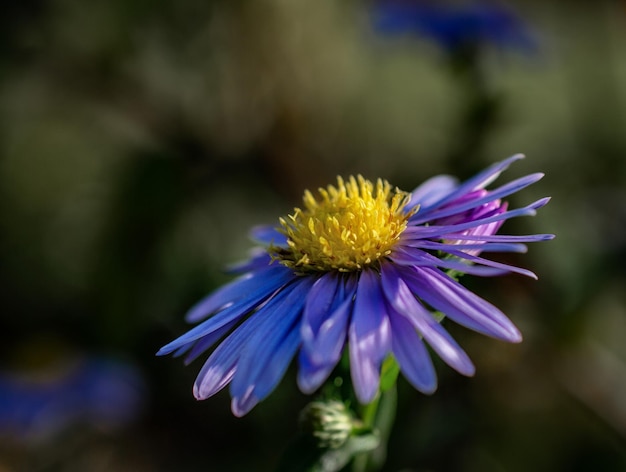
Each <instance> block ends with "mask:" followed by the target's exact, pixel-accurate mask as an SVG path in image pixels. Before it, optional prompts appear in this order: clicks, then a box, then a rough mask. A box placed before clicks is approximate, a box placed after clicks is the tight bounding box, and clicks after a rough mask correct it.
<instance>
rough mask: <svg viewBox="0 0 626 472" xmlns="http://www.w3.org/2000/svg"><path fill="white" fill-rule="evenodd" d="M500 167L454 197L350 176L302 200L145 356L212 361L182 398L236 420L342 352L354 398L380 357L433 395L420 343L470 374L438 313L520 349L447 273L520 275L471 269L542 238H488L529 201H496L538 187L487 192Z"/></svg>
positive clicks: (495, 315)
mask: <svg viewBox="0 0 626 472" xmlns="http://www.w3.org/2000/svg"><path fill="white" fill-rule="evenodd" d="M522 157H523V156H521V155H516V156H513V157H511V158H509V159H507V160H505V161H503V162H500V163H497V164H494V165H493V166H491V167H489V168H488V169H486V170H484V171H483V172H481V173H479V174H478V175H476V176H474V177H473V178H471V179H469V180H467V181H466V182H464V183H461V184H459V183H458V182H457V181H456V180H455V179H453V178H452V177H449V176H438V177H434V178H432V179H430V180H428V181H427V182H425V183H424V184H422V185H421V186H419V187H418V188H417V189H415V190H414V191H413V193H412V194H407V193H404V192H401V191H400V190H397V189H396V190H392V187H391V186H390V185H389V184H388V183H386V182H383V181H380V180H379V181H377V182H376V184H374V183H372V182H369V181H367V180H366V179H364V178H362V177H360V176H359V177H357V178H353V177H351V178H349V179H348V180H347V181H344V180H343V179H341V178H338V181H337V186H329V187H327V188H326V189H320V190H319V196H318V197H317V198H316V197H315V196H314V195H313V194H312V193H310V192H306V193H305V196H304V209H299V208H296V209H295V211H294V213H293V214H292V215H290V216H288V217H286V218H283V219H281V220H280V224H281V226H280V227H278V228H276V227H271V226H264V227H258V228H255V229H254V230H253V232H252V235H253V237H254V239H256V240H257V241H258V242H259V243H260V244H261V246H262V247H261V248H258V249H257V250H256V252H255V253H254V254H253V256H252V257H251V259H250V260H249V261H247V262H245V263H243V264H241V265H239V266H237V267H235V268H233V270H234V271H235V272H237V273H241V274H242V275H241V276H240V277H239V278H238V279H236V280H234V281H233V282H231V283H229V284H227V285H225V286H224V287H222V288H220V289H218V290H217V291H215V292H214V293H212V294H211V295H209V296H208V297H206V298H205V299H203V300H201V301H200V302H199V303H198V304H197V305H195V306H194V307H192V308H191V310H190V311H189V312H188V313H187V320H188V321H189V322H200V323H199V324H198V325H197V326H196V327H194V328H193V329H191V330H190V331H188V332H187V333H186V334H184V335H182V336H181V337H179V338H178V339H176V340H174V341H172V342H171V343H169V344H168V345H166V346H164V347H163V348H162V349H161V350H160V351H159V353H158V354H160V355H163V354H170V353H174V354H175V355H177V356H180V355H186V356H187V357H186V359H187V361H188V362H190V361H192V360H194V359H195V358H197V357H198V356H199V355H201V354H202V353H204V352H205V351H207V350H208V349H210V348H211V347H212V346H213V345H215V344H217V347H216V348H215V349H214V350H213V352H212V353H211V355H210V356H209V358H208V360H207V361H206V362H205V364H204V366H203V368H202V369H201V371H200V373H199V375H198V378H197V380H196V383H195V385H194V395H195V396H196V398H198V399H205V398H208V397H210V396H211V395H214V394H215V393H217V392H218V391H219V390H221V389H222V388H224V387H225V386H226V385H229V384H230V393H231V396H232V410H233V413H234V414H235V415H238V416H241V415H244V414H246V413H247V412H248V411H250V410H251V409H252V408H253V407H254V406H255V405H256V404H257V403H258V402H259V401H261V400H263V399H264V398H265V397H267V395H269V394H270V393H271V391H272V390H273V389H274V388H275V387H276V385H277V384H278V382H279V380H280V379H281V378H282V376H283V375H284V373H285V371H286V369H287V367H288V365H289V364H290V363H291V361H292V359H293V358H294V356H296V355H297V357H298V385H299V387H300V389H301V390H302V391H303V392H305V393H311V392H313V391H315V390H316V389H317V388H319V387H320V386H321V385H322V384H323V383H324V381H325V380H326V379H327V378H328V376H329V375H330V373H331V371H332V370H333V369H334V368H335V366H336V365H337V363H338V361H339V359H340V358H341V355H342V353H343V352H344V348H346V346H347V349H348V354H349V359H350V372H351V377H352V383H353V386H354V389H355V394H356V397H357V399H358V400H359V401H360V402H362V403H369V402H370V401H372V400H373V399H374V397H375V396H376V394H377V392H378V388H379V381H380V370H381V365H382V362H383V361H384V360H385V359H386V358H387V357H388V356H389V355H392V356H393V357H394V358H395V359H396V360H397V362H398V364H399V366H400V369H401V371H402V373H403V375H404V376H405V377H406V378H407V380H408V381H409V382H410V383H411V384H412V385H413V386H415V388H417V389H418V390H420V391H422V392H424V393H432V392H433V391H434V390H435V389H436V386H437V378H436V374H435V371H434V368H433V365H432V362H431V359H430V356H429V354H428V351H427V350H426V347H425V343H427V344H429V345H430V346H431V348H432V349H433V350H434V351H435V352H436V353H437V354H438V355H439V356H440V357H441V358H442V359H443V360H444V361H445V362H446V363H447V364H448V365H450V366H451V367H452V368H454V369H455V370H457V371H458V372H460V373H461V374H464V375H473V373H474V365H473V364H472V362H471V360H470V359H469V357H468V356H467V354H465V352H464V351H463V349H462V348H461V347H460V346H459V345H458V344H457V343H456V342H455V341H454V339H453V338H452V337H451V336H450V334H448V332H447V331H446V330H445V328H444V327H443V326H442V325H441V324H440V323H439V322H438V318H439V316H438V315H437V314H436V313H435V312H440V313H442V314H443V315H445V316H446V317H448V318H449V319H451V320H452V321H454V322H456V323H458V324H460V325H463V326H465V327H467V328H470V329H472V330H474V331H477V332H479V333H482V334H485V335H488V336H491V337H494V338H497V339H501V340H504V341H508V342H519V341H521V339H522V337H521V334H520V332H519V331H518V329H517V328H516V327H515V326H514V325H513V323H512V322H511V321H510V320H509V319H508V318H507V317H506V316H505V315H504V314H503V313H502V312H501V311H500V310H498V309H497V308H496V307H495V306H493V305H491V304H489V303H488V302H487V301H485V300H483V299H482V298H480V297H478V296H477V295H475V294H474V293H472V292H471V291H469V290H467V289H466V288H464V287H463V286H462V285H461V284H460V283H459V282H458V281H456V280H455V278H454V277H452V276H450V272H454V273H455V274H473V275H479V276H495V275H501V274H504V273H508V272H517V273H520V274H523V275H527V276H530V277H533V278H536V276H535V275H534V274H533V273H532V272H530V271H528V270H525V269H521V268H518V267H514V266H511V265H507V264H504V263H500V262H495V261H492V260H490V259H487V258H484V257H482V256H481V254H483V253H487V252H494V251H497V252H524V251H525V250H526V246H525V245H524V243H526V242H535V241H542V240H548V239H552V237H553V235H549V234H535V235H526V236H508V235H498V234H496V232H497V231H498V230H499V229H500V226H501V225H502V223H503V222H504V221H505V220H507V219H509V218H514V217H518V216H528V215H534V214H535V212H536V210H537V209H538V208H540V207H542V206H543V205H545V204H546V203H547V202H548V200H549V199H548V198H543V199H540V200H538V201H536V202H534V203H532V204H530V205H528V206H526V207H524V208H519V209H515V210H509V209H508V207H507V204H506V203H505V202H502V198H504V197H506V196H508V195H511V194H512V193H515V192H517V191H519V190H521V189H523V188H525V187H527V186H528V185H531V184H532V183H534V182H536V181H537V180H539V179H540V178H541V177H542V176H543V175H542V174H531V175H528V176H525V177H522V178H520V179H517V180H514V181H513V182H510V183H508V184H505V185H503V186H501V187H498V188H496V189H493V190H487V189H486V187H487V186H488V185H489V184H490V183H491V182H493V181H494V180H495V179H496V178H497V177H498V176H499V175H500V173H501V172H502V171H503V170H505V169H506V168H507V167H508V166H509V165H510V164H511V163H512V162H514V161H516V160H518V159H520V158H522Z"/></svg>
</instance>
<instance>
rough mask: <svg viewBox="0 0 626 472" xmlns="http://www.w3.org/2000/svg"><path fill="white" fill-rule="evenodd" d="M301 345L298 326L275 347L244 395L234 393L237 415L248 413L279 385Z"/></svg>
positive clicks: (232, 407) (234, 410)
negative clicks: (254, 381)
mask: <svg viewBox="0 0 626 472" xmlns="http://www.w3.org/2000/svg"><path fill="white" fill-rule="evenodd" d="M299 345H300V334H299V329H298V327H297V326H296V327H294V328H293V329H292V330H291V331H290V332H289V333H288V334H287V336H285V337H284V338H283V339H282V340H281V341H280V344H279V345H278V346H277V347H276V348H275V351H274V353H273V355H272V357H271V358H270V359H269V362H268V363H267V364H266V365H265V366H264V368H263V370H262V371H261V374H260V376H259V377H258V379H257V380H256V383H255V384H253V385H252V386H251V387H252V388H251V389H249V390H247V391H246V392H245V394H244V395H242V396H235V395H233V399H232V401H231V410H232V412H233V414H234V415H235V416H239V417H241V416H243V415H245V414H246V413H248V412H249V411H250V410H251V409H252V408H254V406H255V405H256V404H257V403H259V402H260V401H261V400H264V399H265V398H266V397H267V396H268V395H269V394H270V393H272V391H273V390H274V389H275V388H276V385H278V382H279V381H280V379H282V378H283V376H284V375H285V371H286V370H287V367H289V364H290V363H291V360H292V359H293V356H294V354H295V353H296V350H297V349H298V346H299Z"/></svg>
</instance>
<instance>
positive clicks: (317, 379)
mask: <svg viewBox="0 0 626 472" xmlns="http://www.w3.org/2000/svg"><path fill="white" fill-rule="evenodd" d="M336 365H337V362H334V363H325V364H314V363H312V362H311V360H310V359H309V358H308V356H307V354H306V353H305V352H304V351H300V355H299V357H298V388H300V390H301V391H302V392H303V393H306V394H311V393H313V392H315V391H316V390H317V389H318V388H320V387H321V385H322V384H323V383H324V382H325V381H326V379H327V378H328V376H329V375H330V373H331V372H332V371H333V369H334V368H335V366H336Z"/></svg>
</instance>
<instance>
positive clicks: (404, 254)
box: [389, 247, 510, 277]
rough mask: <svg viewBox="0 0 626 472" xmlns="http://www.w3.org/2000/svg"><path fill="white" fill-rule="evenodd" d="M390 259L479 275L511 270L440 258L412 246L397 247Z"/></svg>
mask: <svg viewBox="0 0 626 472" xmlns="http://www.w3.org/2000/svg"><path fill="white" fill-rule="evenodd" d="M389 259H391V260H392V261H393V262H394V263H396V264H399V265H404V266H412V267H415V266H419V267H443V268H444V269H452V270H456V271H458V272H461V273H464V274H471V275H477V276H479V277H496V276H499V275H503V274H507V273H509V272H510V271H509V270H504V269H496V268H493V267H483V266H476V265H472V264H466V263H464V262H461V261H459V260H455V259H439V258H438V257H435V256H433V255H431V254H428V253H427V252H424V251H422V250H420V249H412V248H411V249H408V250H407V249H403V248H400V247H396V248H395V249H394V251H393V253H392V254H391V255H390V256H389Z"/></svg>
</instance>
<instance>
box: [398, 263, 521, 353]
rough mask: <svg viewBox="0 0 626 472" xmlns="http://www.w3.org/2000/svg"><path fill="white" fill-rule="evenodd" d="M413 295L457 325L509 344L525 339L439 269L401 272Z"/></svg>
mask: <svg viewBox="0 0 626 472" xmlns="http://www.w3.org/2000/svg"><path fill="white" fill-rule="evenodd" d="M399 272H400V274H401V276H402V279H403V280H404V281H405V282H406V283H407V285H408V287H409V288H410V289H411V291H412V292H413V293H414V294H415V295H417V296H418V297H419V298H420V299H422V300H424V301H425V302H426V303H428V304H429V305H430V306H432V307H433V308H434V309H435V310H439V311H441V312H442V313H443V314H445V315H446V316H448V317H449V318H450V319H452V320H453V321H454V322H456V323H458V324H460V325H462V326H465V327H466V328H469V329H472V330H474V331H477V332H479V333H483V334H486V335H487V336H492V337H494V338H497V339H502V340H503V341H508V342H520V341H521V340H522V335H521V334H520V332H519V330H518V329H517V328H516V327H515V325H514V324H513V323H512V322H511V320H509V319H508V318H507V317H506V315H505V314H504V313H502V312H501V311H500V310H498V309H497V308H496V307H495V306H493V305H491V304H490V303H488V302H486V301H485V300H483V299H482V298H480V297H478V296H477V295H475V294H474V293H472V292H471V291H470V290H468V289H466V288H465V287H463V286H462V285H461V284H459V283H458V282H456V281H454V280H452V279H451V278H450V277H448V276H447V275H444V274H443V273H441V272H440V271H439V270H437V269H432V268H427V267H415V268H400V269H399Z"/></svg>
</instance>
